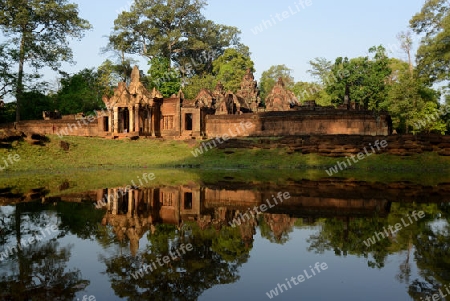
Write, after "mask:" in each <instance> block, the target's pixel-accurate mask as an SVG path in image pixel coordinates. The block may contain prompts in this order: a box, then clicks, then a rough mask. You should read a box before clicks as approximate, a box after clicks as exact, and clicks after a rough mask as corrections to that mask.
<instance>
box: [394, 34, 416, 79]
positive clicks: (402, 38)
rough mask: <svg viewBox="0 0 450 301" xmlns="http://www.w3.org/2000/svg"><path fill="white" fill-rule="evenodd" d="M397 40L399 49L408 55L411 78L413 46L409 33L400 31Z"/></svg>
mask: <svg viewBox="0 0 450 301" xmlns="http://www.w3.org/2000/svg"><path fill="white" fill-rule="evenodd" d="M397 39H398V41H399V42H400V48H401V49H402V50H403V51H404V52H405V53H406V54H407V55H408V67H409V74H410V75H411V76H413V71H414V66H413V64H412V60H411V48H412V45H413V39H412V37H411V32H409V31H407V32H403V31H402V32H400V33H399V34H398V35H397Z"/></svg>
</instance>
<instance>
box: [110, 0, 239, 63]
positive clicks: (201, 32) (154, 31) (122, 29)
mask: <svg viewBox="0 0 450 301" xmlns="http://www.w3.org/2000/svg"><path fill="white" fill-rule="evenodd" d="M205 6H206V2H205V1H203V0H172V1H165V0H136V1H134V3H133V5H132V6H131V8H130V11H124V12H122V13H120V15H119V16H118V17H117V19H116V20H115V21H114V32H113V33H112V34H111V35H110V37H109V41H110V44H111V46H112V47H113V48H114V49H117V50H120V51H124V52H126V53H133V54H139V55H142V56H145V57H148V58H149V59H152V58H154V57H165V58H167V60H168V62H169V63H170V64H171V65H172V62H174V63H175V65H177V66H184V65H185V64H186V63H187V61H192V60H194V61H195V62H199V61H201V62H202V64H198V65H195V67H196V68H197V69H200V67H202V68H203V69H208V68H209V70H210V68H211V62H212V60H213V59H214V57H210V58H208V60H207V61H202V60H201V59H200V58H201V57H202V55H204V54H205V52H209V53H212V52H214V53H217V55H216V57H217V56H218V55H220V54H222V53H223V51H224V50H225V48H227V47H229V46H237V45H239V33H240V32H239V30H238V29H237V28H235V27H231V26H226V25H220V24H216V23H214V22H213V21H210V20H207V19H206V18H205V17H204V16H203V15H202V13H201V10H202V9H203V8H204V7H205ZM200 65H202V66H200ZM181 70H182V69H181ZM196 71H197V72H198V71H199V70H196Z"/></svg>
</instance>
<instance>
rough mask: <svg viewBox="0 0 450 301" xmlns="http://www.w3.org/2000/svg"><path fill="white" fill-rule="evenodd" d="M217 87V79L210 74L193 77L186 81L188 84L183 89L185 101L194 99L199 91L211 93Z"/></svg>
mask: <svg viewBox="0 0 450 301" xmlns="http://www.w3.org/2000/svg"><path fill="white" fill-rule="evenodd" d="M216 85H217V79H216V77H215V76H214V75H212V74H206V75H194V76H193V77H191V78H189V79H188V84H187V85H186V86H185V87H184V88H183V93H184V96H185V97H186V99H195V97H196V96H197V95H198V93H199V92H200V90H201V89H208V90H210V91H213V90H214V88H215V87H216Z"/></svg>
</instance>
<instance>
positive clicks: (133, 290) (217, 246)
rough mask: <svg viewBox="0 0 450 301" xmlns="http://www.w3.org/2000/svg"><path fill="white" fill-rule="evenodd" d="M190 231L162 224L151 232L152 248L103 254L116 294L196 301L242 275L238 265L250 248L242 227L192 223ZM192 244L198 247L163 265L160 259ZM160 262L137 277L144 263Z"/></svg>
mask: <svg viewBox="0 0 450 301" xmlns="http://www.w3.org/2000/svg"><path fill="white" fill-rule="evenodd" d="M188 232H189V233H185V231H181V232H178V231H176V228H175V227H174V226H169V225H158V226H156V229H155V231H154V233H153V234H151V233H149V234H148V239H149V241H150V244H149V245H148V246H147V249H146V252H145V253H143V254H140V255H138V256H136V257H131V256H118V257H114V258H103V260H104V262H105V264H106V267H107V268H106V272H107V273H108V274H109V277H110V279H111V284H112V287H113V289H114V290H115V291H116V294H117V295H118V296H120V297H128V298H129V300H147V299H148V300H196V299H197V298H198V297H199V296H200V295H201V294H202V293H203V292H204V291H205V290H207V289H209V288H211V287H213V286H214V285H218V284H226V283H232V282H235V281H237V280H238V279H239V276H238V268H239V267H240V266H241V265H242V264H243V263H244V262H246V261H247V259H248V249H247V248H246V246H245V244H244V243H243V240H242V238H241V234H240V230H239V228H232V227H221V228H219V229H216V228H215V227H207V228H205V229H203V230H202V229H200V228H199V227H198V226H197V225H196V224H192V225H190V230H189V231H188ZM188 243H191V244H192V246H193V250H192V251H188V252H186V254H184V255H183V254H182V256H181V258H179V259H176V260H171V261H170V263H169V264H165V265H163V266H160V265H159V264H158V263H157V258H158V257H163V256H166V255H168V254H169V251H174V250H178V249H179V246H180V245H181V244H185V245H186V244H188ZM152 261H153V262H155V263H156V266H157V269H156V270H154V271H153V272H150V271H149V273H148V274H145V275H144V276H143V277H141V278H138V279H134V278H133V277H132V276H131V273H135V272H136V271H137V270H138V269H139V268H141V267H142V265H143V264H150V263H151V262H152Z"/></svg>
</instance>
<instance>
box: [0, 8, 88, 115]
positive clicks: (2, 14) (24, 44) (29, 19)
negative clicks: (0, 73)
mask: <svg viewBox="0 0 450 301" xmlns="http://www.w3.org/2000/svg"><path fill="white" fill-rule="evenodd" d="M89 28H91V25H90V24H89V22H88V21H87V20H84V19H81V18H80V17H79V16H78V6H77V5H76V4H72V3H69V2H68V1H67V0H45V1H44V0H36V1H28V0H3V1H1V2H0V29H1V30H2V32H3V33H4V34H5V36H7V37H9V40H8V43H9V44H10V45H14V47H16V46H17V45H18V48H19V49H18V50H16V51H15V52H14V55H12V56H11V58H12V59H13V60H14V62H16V63H18V72H17V84H16V87H15V89H16V91H15V94H16V100H17V104H16V105H17V109H16V121H19V120H20V107H21V101H22V98H23V93H24V83H23V79H24V64H25V63H26V62H28V63H29V64H30V65H31V66H33V67H35V68H41V67H43V66H45V65H48V66H50V67H52V68H57V67H59V63H60V62H61V61H69V62H70V61H71V60H72V57H73V54H72V49H71V48H70V47H69V45H68V42H67V38H68V37H73V38H81V37H82V36H83V31H84V30H86V29H89Z"/></svg>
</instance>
